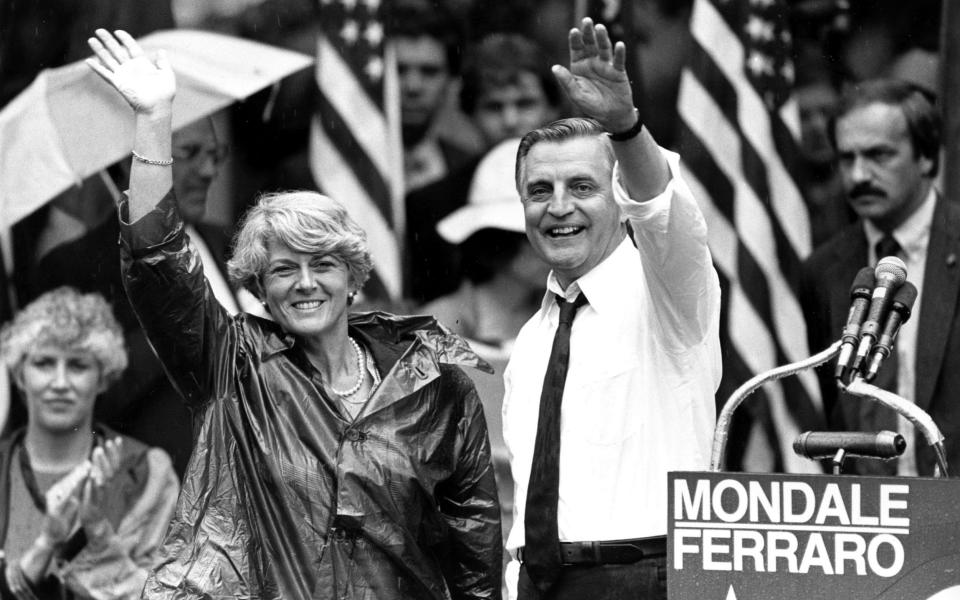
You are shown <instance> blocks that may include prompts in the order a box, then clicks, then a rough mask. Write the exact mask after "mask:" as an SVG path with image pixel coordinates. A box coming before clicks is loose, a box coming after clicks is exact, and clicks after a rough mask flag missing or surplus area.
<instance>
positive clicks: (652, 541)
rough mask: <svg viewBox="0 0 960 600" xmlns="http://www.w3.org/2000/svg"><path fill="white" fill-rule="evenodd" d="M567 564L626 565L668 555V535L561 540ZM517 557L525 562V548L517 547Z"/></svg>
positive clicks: (562, 552)
mask: <svg viewBox="0 0 960 600" xmlns="http://www.w3.org/2000/svg"><path fill="white" fill-rule="evenodd" d="M560 552H561V556H562V557H563V564H565V565H611V564H612V565H626V564H630V563H635V562H638V561H640V560H642V559H644V558H655V557H659V556H666V555H667V538H666V536H662V535H659V536H655V537H648V538H636V539H631V540H604V541H601V542H560ZM517 559H518V560H519V561H520V562H523V548H518V549H517Z"/></svg>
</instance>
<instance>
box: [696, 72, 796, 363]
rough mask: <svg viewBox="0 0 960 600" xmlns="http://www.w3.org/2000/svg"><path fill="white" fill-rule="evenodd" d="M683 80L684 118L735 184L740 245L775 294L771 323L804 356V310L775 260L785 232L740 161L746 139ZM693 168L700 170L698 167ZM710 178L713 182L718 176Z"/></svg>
mask: <svg viewBox="0 0 960 600" xmlns="http://www.w3.org/2000/svg"><path fill="white" fill-rule="evenodd" d="M682 78H683V83H682V85H683V86H684V91H685V95H684V97H683V98H682V99H681V103H680V114H681V117H683V119H684V121H685V122H686V124H687V127H688V128H689V130H690V131H691V132H693V134H694V135H695V136H696V137H697V138H698V139H699V140H700V142H701V143H702V144H704V146H705V147H706V149H707V151H708V152H709V153H710V154H711V155H712V156H713V157H714V159H715V160H717V164H718V166H719V167H720V169H721V170H722V172H723V174H724V177H725V178H726V179H727V180H728V181H731V182H733V189H734V190H735V198H734V201H733V203H734V204H733V206H734V215H733V216H734V218H733V222H734V224H735V226H736V229H737V231H738V232H739V234H740V240H741V243H742V244H744V245H745V246H746V247H747V248H748V249H749V255H750V257H751V259H752V260H753V261H757V263H759V264H760V269H758V270H757V271H755V273H757V274H759V273H761V272H762V274H763V275H764V276H765V279H767V284H768V285H769V286H770V288H771V289H772V290H773V292H774V293H773V294H772V295H771V294H769V293H767V294H765V295H764V296H763V297H764V298H770V299H771V300H772V301H773V302H774V310H772V311H771V312H772V315H771V319H772V322H775V323H776V329H777V331H778V332H779V334H780V336H781V337H783V338H784V339H785V344H784V345H785V347H786V348H787V355H788V356H790V358H791V360H800V359H802V358H805V356H806V346H807V343H806V328H805V327H804V326H803V313H802V311H801V309H800V303H799V302H798V301H797V299H796V297H795V295H794V292H793V289H792V288H791V286H790V285H789V284H788V283H787V281H786V280H785V278H784V276H783V274H782V272H781V270H780V265H779V263H778V261H777V259H776V257H777V256H778V253H777V250H776V248H777V246H776V236H777V235H778V233H779V232H780V231H781V230H780V229H779V227H775V226H774V225H773V223H775V222H776V221H772V220H771V219H770V216H769V213H767V211H766V210H765V208H764V207H763V203H762V202H761V200H760V198H759V197H758V196H757V195H756V194H755V193H754V190H753V188H752V187H751V186H749V185H747V182H746V177H745V175H744V173H745V171H746V170H745V168H744V165H743V162H742V161H741V160H740V158H741V157H742V156H743V152H742V150H741V148H742V143H741V142H742V140H741V138H740V136H739V135H738V134H737V132H736V131H735V130H734V128H733V126H732V124H731V123H730V122H728V121H727V120H726V119H725V118H724V116H723V115H722V114H719V113H718V110H717V106H716V104H714V103H713V102H712V99H711V96H710V94H709V93H708V92H707V91H706V90H705V89H704V88H703V87H701V86H700V85H699V83H698V82H697V81H696V79H695V78H693V77H692V76H691V75H690V74H689V72H684V74H683V76H682ZM694 172H697V171H696V170H695V169H694ZM710 181H711V185H712V182H713V181H715V180H710ZM804 214H805V213H804ZM743 279H746V277H744V278H743Z"/></svg>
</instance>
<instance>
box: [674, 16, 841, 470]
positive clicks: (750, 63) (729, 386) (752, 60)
mask: <svg viewBox="0 0 960 600" xmlns="http://www.w3.org/2000/svg"><path fill="white" fill-rule="evenodd" d="M787 15H788V9H787V7H786V3H785V2H783V1H782V0H695V2H694V6H693V12H692V14H691V17H690V29H691V33H692V36H693V39H694V43H693V50H692V52H691V58H690V62H689V65H688V66H687V67H686V68H685V69H684V71H683V73H682V76H681V84H680V93H679V99H678V103H679V114H680V120H681V132H680V150H681V156H682V157H683V160H684V167H685V175H686V177H687V179H688V181H690V183H691V187H693V191H694V193H695V195H696V197H697V198H698V201H699V202H700V208H701V209H702V211H703V213H704V216H705V217H706V220H707V223H708V228H709V236H710V248H711V252H712V253H713V257H714V262H715V264H716V266H717V270H718V271H719V273H720V278H721V284H722V286H723V291H724V304H723V309H724V310H723V312H722V319H723V321H722V323H721V330H722V334H721V336H722V337H721V339H722V341H723V343H724V344H725V348H724V350H725V352H724V383H723V384H722V385H721V390H723V391H726V392H732V391H733V390H734V389H735V388H736V387H737V386H738V385H740V384H741V383H742V382H744V381H746V379H748V378H749V377H751V376H752V375H754V374H756V373H760V372H763V371H766V370H768V369H771V368H773V367H775V366H779V365H783V364H786V363H790V362H794V361H797V360H800V359H803V358H806V357H807V356H809V354H810V353H809V351H808V350H809V349H808V347H807V341H806V331H805V326H804V319H803V314H802V312H801V309H800V304H799V301H798V299H797V282H798V275H799V266H800V262H801V260H802V259H803V258H804V257H805V256H806V255H807V254H808V253H809V252H810V250H811V234H810V223H809V216H808V212H807V208H806V206H805V204H804V201H803V198H802V196H801V192H800V189H799V186H798V183H797V181H796V180H795V178H794V173H796V170H795V169H794V164H795V161H796V157H797V144H796V141H797V140H798V139H799V131H800V127H799V117H798V111H797V107H796V104H795V102H794V101H793V99H792V98H791V95H790V90H791V85H792V82H793V64H792V62H791V60H790V46H791V36H790V31H789V28H788V26H787V25H788V23H787ZM816 350H821V349H820V348H817V349H816ZM758 393H760V394H762V395H763V397H758V398H751V399H750V400H749V401H748V402H747V403H746V404H745V405H744V408H743V410H746V408H747V406H749V405H751V404H753V405H755V406H759V408H760V410H759V412H755V413H754V414H755V416H756V415H759V416H760V418H758V419H757V420H756V421H755V425H754V427H753V428H752V432H753V433H760V434H761V435H759V436H751V439H754V440H760V441H761V445H760V446H759V447H763V445H764V444H763V442H765V443H766V444H768V448H769V449H770V450H772V457H773V461H772V464H771V465H769V467H770V468H772V469H774V470H784V471H787V472H820V468H819V466H818V465H816V464H815V463H813V462H811V461H808V460H805V459H801V458H799V457H796V456H795V455H794V453H793V451H792V448H791V444H792V442H793V440H794V438H795V437H796V435H797V434H798V433H799V432H801V431H804V430H807V429H815V428H818V427H820V426H822V422H823V421H822V405H821V402H820V393H819V389H818V387H817V381H816V378H815V376H814V373H813V372H810V371H807V372H805V373H803V374H801V375H800V376H799V377H789V378H786V379H782V380H780V381H778V382H775V383H772V384H767V385H766V386H764V387H763V388H762V389H761V390H759V392H758ZM764 424H765V425H766V426H765V427H764ZM748 451H749V450H748Z"/></svg>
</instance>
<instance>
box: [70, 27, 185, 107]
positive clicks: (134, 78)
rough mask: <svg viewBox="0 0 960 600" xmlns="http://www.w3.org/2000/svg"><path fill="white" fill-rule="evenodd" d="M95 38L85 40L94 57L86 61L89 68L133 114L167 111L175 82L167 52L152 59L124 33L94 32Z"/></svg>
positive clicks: (174, 91)
mask: <svg viewBox="0 0 960 600" xmlns="http://www.w3.org/2000/svg"><path fill="white" fill-rule="evenodd" d="M96 35H97V37H92V38H90V39H89V40H87V43H88V44H89V45H90V49H91V50H93V53H94V55H95V56H96V58H88V59H87V61H86V62H87V64H88V65H90V68H91V69H93V70H94V71H96V72H97V74H98V75H100V76H101V77H103V78H104V79H105V80H106V81H107V82H108V83H109V84H110V85H112V86H113V87H114V88H116V90H117V91H118V92H120V94H122V95H123V97H124V99H126V101H127V102H128V103H129V104H130V106H132V107H133V110H134V112H136V113H139V114H144V115H150V114H154V113H156V112H158V111H163V110H166V111H169V110H170V108H171V106H172V103H173V96H174V94H175V93H176V91H177V83H176V78H175V77H174V74H173V69H172V68H171V67H170V63H169V61H168V60H167V56H166V53H165V52H164V51H163V50H159V51H158V52H157V57H156V59H155V60H152V59H151V58H150V57H148V56H147V55H146V54H145V53H144V52H143V49H142V48H141V47H140V44H138V43H137V42H136V40H134V39H133V37H131V36H130V34H129V33H127V32H126V31H120V30H118V31H116V32H115V35H114V34H111V33H110V32H109V31H107V30H105V29H97V31H96Z"/></svg>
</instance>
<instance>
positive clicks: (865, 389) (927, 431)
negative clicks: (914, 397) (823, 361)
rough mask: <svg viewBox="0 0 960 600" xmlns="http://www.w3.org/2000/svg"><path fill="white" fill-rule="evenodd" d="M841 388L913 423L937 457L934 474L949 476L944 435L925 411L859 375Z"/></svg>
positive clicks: (936, 475)
mask: <svg viewBox="0 0 960 600" xmlns="http://www.w3.org/2000/svg"><path fill="white" fill-rule="evenodd" d="M843 389H844V390H845V391H846V392H847V393H848V394H852V395H854V396H859V397H861V398H867V399H869V400H874V401H876V402H879V403H880V404H882V405H884V406H886V407H887V408H890V409H892V410H894V411H896V412H897V413H898V414H900V415H901V416H902V417H904V418H905V419H907V420H908V421H910V422H911V423H913V426H914V427H916V428H917V429H919V430H920V432H921V433H923V436H924V437H925V438H926V439H927V444H929V445H930V447H931V448H933V452H934V454H935V455H936V457H937V470H936V471H935V472H934V476H935V477H949V475H950V472H949V470H948V469H947V451H946V449H945V448H944V447H943V440H944V437H943V434H942V433H941V432H940V428H939V427H937V424H936V423H934V422H933V418H932V417H931V416H930V415H929V414H927V411H925V410H923V409H922V408H920V407H919V406H917V405H916V404H914V403H913V402H910V401H909V400H907V399H906V398H903V397H902V396H898V395H896V394H894V393H893V392H888V391H887V390H884V389H881V388H878V387H877V386H875V385H872V384H869V383H867V382H866V381H864V379H863V378H862V377H861V376H860V375H857V376H856V377H854V378H853V381H851V382H850V383H849V384H847V385H846V386H845V387H843Z"/></svg>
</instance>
